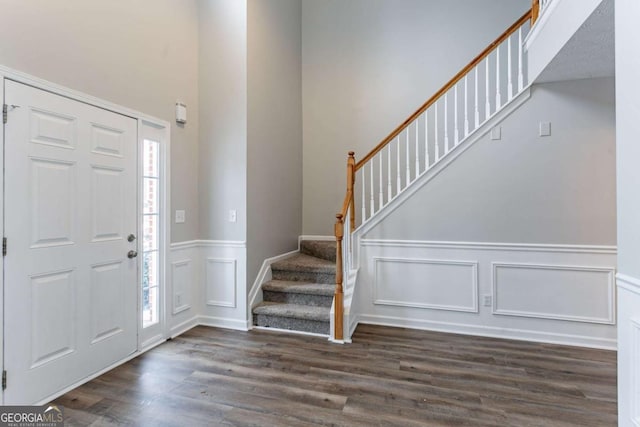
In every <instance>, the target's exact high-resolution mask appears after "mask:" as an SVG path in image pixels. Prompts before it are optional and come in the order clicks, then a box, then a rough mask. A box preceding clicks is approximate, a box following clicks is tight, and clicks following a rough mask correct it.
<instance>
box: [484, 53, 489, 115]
mask: <svg viewBox="0 0 640 427" xmlns="http://www.w3.org/2000/svg"><path fill="white" fill-rule="evenodd" d="M484 63H485V72H486V75H485V76H484V77H485V79H484V81H485V94H484V96H485V98H484V99H485V104H484V119H485V120H487V119H489V115H491V103H490V102H489V96H490V95H489V78H490V77H489V57H488V56H487V59H485V60H484Z"/></svg>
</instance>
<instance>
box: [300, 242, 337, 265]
mask: <svg viewBox="0 0 640 427" xmlns="http://www.w3.org/2000/svg"><path fill="white" fill-rule="evenodd" d="M300 252H302V253H303V254H307V255H311V256H315V257H318V258H322V259H326V260H329V261H333V262H335V261H336V241H335V240H302V241H301V242H300Z"/></svg>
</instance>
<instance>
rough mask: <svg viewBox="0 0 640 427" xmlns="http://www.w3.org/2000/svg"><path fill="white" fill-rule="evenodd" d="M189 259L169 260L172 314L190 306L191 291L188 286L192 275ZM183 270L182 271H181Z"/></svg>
mask: <svg viewBox="0 0 640 427" xmlns="http://www.w3.org/2000/svg"><path fill="white" fill-rule="evenodd" d="M191 263H192V260H191V259H181V260H179V261H173V262H171V284H172V291H173V292H172V298H171V307H172V308H173V309H172V314H174V315H176V314H178V313H181V312H183V311H186V310H189V309H190V308H191V293H190V292H188V286H189V285H190V283H189V282H190V281H191V280H192V277H193V269H192V268H191ZM182 270H184V272H182Z"/></svg>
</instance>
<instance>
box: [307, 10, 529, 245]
mask: <svg viewBox="0 0 640 427" xmlns="http://www.w3.org/2000/svg"><path fill="white" fill-rule="evenodd" d="M529 7H531V2H530V1H529V0H486V1H482V2H476V1H469V0H448V1H446V2H443V1H442V0H349V1H342V0H322V1H318V0H303V2H302V58H303V62H302V71H303V123H304V127H303V132H304V134H303V135H304V146H303V158H304V169H303V170H304V190H303V194H304V196H303V198H304V199H303V232H304V234H320V235H330V234H332V233H333V231H332V224H333V220H334V218H335V213H336V212H337V211H338V209H339V208H340V204H341V203H342V199H343V198H344V192H345V190H346V184H345V179H346V177H345V170H346V158H347V152H348V151H349V150H351V149H353V150H355V151H356V159H358V158H361V157H362V156H364V155H365V154H366V153H367V152H368V151H369V150H370V149H372V148H373V147H374V146H375V145H376V144H377V143H378V142H379V141H380V140H382V139H383V138H384V137H385V136H386V135H387V134H388V133H389V132H391V131H392V130H393V129H394V128H395V127H396V126H397V125H398V124H400V123H401V122H402V121H403V120H404V119H405V118H406V117H407V116H409V114H411V113H412V112H413V111H414V110H415V109H416V108H418V107H419V106H420V105H421V104H422V103H423V102H424V101H426V100H427V99H428V98H429V97H430V96H431V95H432V94H433V93H434V92H435V91H436V90H437V89H439V88H440V87H441V86H442V85H443V84H444V83H445V82H446V81H447V80H448V79H450V78H451V77H452V76H453V75H454V74H455V73H456V72H457V71H458V70H459V69H460V68H462V67H463V66H464V65H466V64H467V63H468V62H469V61H470V60H471V59H472V58H473V57H475V56H476V55H477V54H478V53H479V52H480V51H481V50H482V49H483V48H485V47H486V46H487V45H488V44H489V43H490V42H491V41H493V40H494V39H495V38H496V37H497V36H498V35H500V33H502V31H504V30H505V29H506V28H507V27H508V26H509V25H511V24H512V23H513V22H514V21H515V20H516V19H517V18H519V17H520V16H521V15H522V14H523V13H524V12H525V11H526V10H527V9H528V8H529Z"/></svg>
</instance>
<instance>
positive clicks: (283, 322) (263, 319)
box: [253, 314, 329, 335]
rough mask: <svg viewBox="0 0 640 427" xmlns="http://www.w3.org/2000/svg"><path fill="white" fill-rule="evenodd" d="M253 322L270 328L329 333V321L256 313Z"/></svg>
mask: <svg viewBox="0 0 640 427" xmlns="http://www.w3.org/2000/svg"><path fill="white" fill-rule="evenodd" d="M253 324H254V325H256V326H265V327H269V328H277V329H287V330H292V331H302V332H310V333H313V334H323V335H329V322H318V321H314V320H304V319H294V318H290V317H279V316H267V315H264V314H257V315H256V314H254V315H253Z"/></svg>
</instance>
